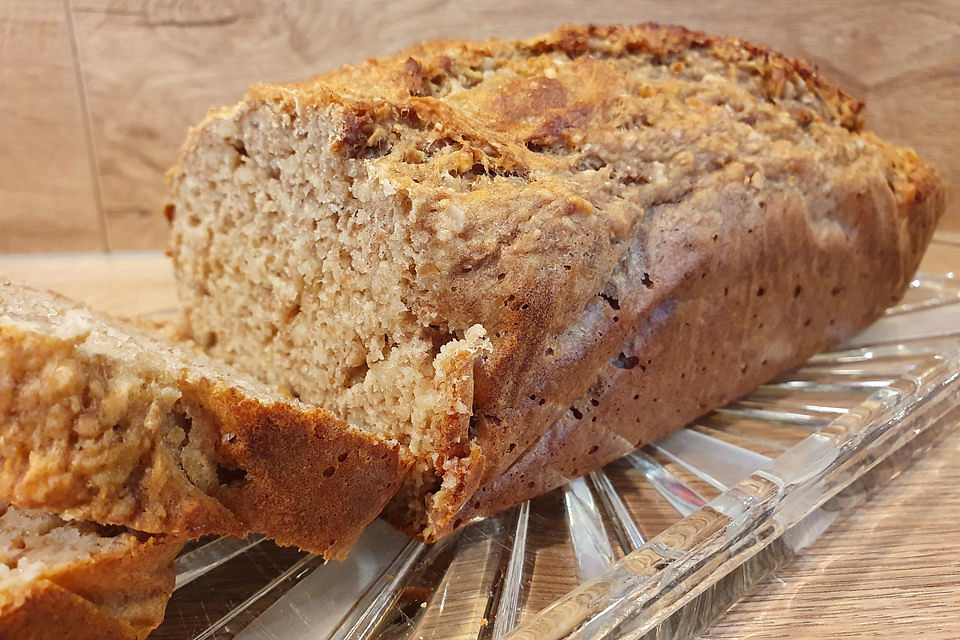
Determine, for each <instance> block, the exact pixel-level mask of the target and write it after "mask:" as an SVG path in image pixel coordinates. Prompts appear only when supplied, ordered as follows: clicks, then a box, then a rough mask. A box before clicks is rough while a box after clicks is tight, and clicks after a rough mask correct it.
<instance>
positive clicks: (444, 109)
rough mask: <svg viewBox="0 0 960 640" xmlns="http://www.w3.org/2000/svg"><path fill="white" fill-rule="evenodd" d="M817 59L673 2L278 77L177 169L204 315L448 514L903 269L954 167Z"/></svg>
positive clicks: (184, 279)
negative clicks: (713, 26)
mask: <svg viewBox="0 0 960 640" xmlns="http://www.w3.org/2000/svg"><path fill="white" fill-rule="evenodd" d="M862 107H863V105H862V103H860V102H858V101H856V100H854V99H852V98H850V97H849V96H847V95H845V94H844V93H843V92H842V91H840V90H839V89H837V88H836V87H835V86H833V85H831V84H829V83H828V82H826V81H825V80H824V79H823V78H821V77H820V75H818V74H817V72H816V71H815V70H814V69H813V68H811V67H810V66H809V65H807V64H805V63H803V62H801V61H797V60H793V59H790V58H788V57H786V56H783V55H781V54H779V53H777V52H775V51H772V50H770V49H767V48H764V47H759V46H755V45H751V44H749V43H746V42H743V41H741V40H738V39H736V38H727V37H716V36H710V35H707V34H704V33H700V32H693V31H688V30H686V29H683V28H681V27H664V26H660V25H655V24H645V25H639V26H629V27H627V26H624V27H595V26H586V27H575V26H568V27H563V28H561V29H559V30H557V31H554V32H552V33H548V34H546V35H542V36H539V37H535V38H532V39H528V40H488V41H481V42H462V41H449V40H442V41H434V42H428V43H426V44H423V45H421V46H417V47H413V48H412V49H409V50H407V51H405V52H403V53H401V54H399V55H397V56H391V57H386V58H378V59H375V60H369V61H367V62H366V63H364V64H362V65H359V66H346V67H342V68H340V69H338V70H335V71H333V72H330V73H327V74H324V75H321V76H317V77H316V78H313V79H312V80H309V81H307V82H303V83H299V84H288V85H257V86H254V87H253V88H252V89H251V90H250V91H249V92H248V94H247V95H246V97H245V98H244V99H243V100H242V101H241V102H240V103H239V104H237V105H235V106H233V107H230V108H227V109H223V110H220V111H215V112H212V113H211V114H210V115H209V116H208V117H207V118H206V119H205V120H204V121H203V122H202V123H200V125H199V126H198V127H197V128H196V129H194V130H193V131H192V132H191V134H190V136H189V138H188V140H187V142H186V144H185V146H184V148H183V151H182V154H181V158H180V162H179V164H178V166H176V167H175V168H173V169H172V170H171V172H170V181H171V187H172V194H173V195H172V204H171V206H170V207H169V208H168V218H169V219H170V221H171V225H172V231H173V243H172V255H173V259H174V264H175V270H176V275H177V278H178V282H179V293H180V297H181V300H182V302H183V306H184V310H185V314H186V322H187V326H188V327H189V330H190V332H191V333H192V335H193V336H194V337H195V338H196V339H197V340H198V341H199V342H200V343H201V344H203V345H204V346H205V347H206V348H207V349H208V350H209V351H210V352H211V353H213V354H216V355H217V356H219V357H222V358H224V359H226V360H228V361H230V362H233V363H235V364H236V365H238V366H240V367H241V368H243V369H245V370H248V371H250V372H253V373H255V374H257V375H258V376H261V377H262V378H264V379H265V380H267V381H269V382H270V383H272V384H278V385H284V386H286V387H288V388H290V389H291V390H293V391H295V393H296V394H297V395H298V396H300V397H302V398H303V399H305V400H307V401H310V402H315V403H317V404H321V405H323V406H325V407H327V408H329V409H330V410H331V411H332V412H333V413H334V414H336V415H338V417H341V418H343V419H346V420H348V421H349V422H351V423H352V424H356V425H358V426H359V427H361V428H363V429H365V430H366V431H367V432H369V433H375V434H379V435H381V436H383V437H387V438H393V439H396V440H398V441H400V442H401V443H402V444H403V445H404V446H405V447H406V448H407V449H408V450H409V451H410V453H411V455H412V456H414V458H415V463H414V468H413V472H412V473H411V474H410V476H409V477H408V479H407V481H406V482H405V483H404V485H403V487H402V488H401V490H400V492H399V494H398V496H397V498H396V499H394V500H393V501H392V502H391V504H390V506H389V507H388V509H387V512H386V516H387V518H388V519H389V520H390V521H391V522H393V523H394V524H396V525H397V526H399V527H401V528H403V529H404V530H405V531H407V532H409V533H411V534H413V535H417V536H420V537H422V538H424V539H435V538H437V537H439V536H441V535H444V534H446V533H448V532H449V531H451V530H452V529H453V528H455V527H456V526H458V525H460V524H462V523H464V522H468V521H470V520H471V519H472V518H474V517H476V516H482V515H484V514H488V513H491V512H493V511H496V510H498V509H502V508H504V507H506V506H509V505H510V504H514V503H516V502H518V501H520V500H523V499H524V498H526V497H529V496H531V495H535V494H537V493H540V492H543V491H546V490H549V489H550V488H552V487H554V486H557V485H558V484H560V483H562V482H563V481H565V479H566V478H568V477H571V476H577V475H582V474H584V473H587V472H588V471H590V470H591V469H595V468H597V467H599V466H601V465H602V464H604V463H606V462H608V461H610V460H611V459H613V458H615V457H617V456H619V455H621V454H622V453H624V452H625V451H627V450H629V449H631V448H633V447H635V446H637V445H639V444H643V443H644V442H648V441H650V440H651V439H654V438H657V437H659V436H661V435H663V434H665V433H667V432H669V431H670V430H673V429H676V428H679V427H681V426H682V425H683V424H684V423H686V422H687V421H689V420H691V419H693V418H695V417H696V416H697V415H700V414H702V413H705V412H707V411H709V410H710V409H713V408H715V407H717V406H720V405H722V404H724V403H726V402H728V401H730V400H731V399H733V398H735V397H737V396H738V395H740V394H743V393H745V392H746V391H748V390H749V389H750V388H752V387H753V386H755V385H757V384H759V383H761V382H763V381H765V380H768V379H770V378H772V377H774V376H776V375H777V374H779V373H781V372H783V371H785V370H787V369H789V368H791V367H793V366H795V365H796V364H798V363H799V362H801V361H803V360H804V359H805V358H807V357H809V356H810V355H811V354H813V353H815V352H816V351H817V350H820V349H823V348H824V347H826V346H828V345H830V344H834V343H836V342H837V341H839V340H842V339H843V338H844V337H846V336H849V335H851V334H852V333H854V332H856V331H858V330H859V329H861V328H862V327H864V326H865V325H866V324H868V323H870V322H871V321H872V320H873V319H874V318H876V317H877V316H878V315H879V314H880V313H881V312H882V311H883V309H885V308H886V307H887V306H889V305H890V304H891V303H893V302H894V301H896V300H897V299H898V297H899V296H900V295H901V294H902V293H903V291H904V289H905V287H906V286H907V284H908V282H909V280H910V278H911V275H912V273H913V272H914V270H915V268H916V266H917V264H918V262H919V259H920V256H921V254H922V253H923V250H924V248H925V246H926V244H927V242H928V240H929V238H930V235H931V233H932V231H933V228H934V226H935V224H936V220H937V217H938V215H939V214H940V213H941V212H942V210H943V190H942V187H941V185H940V182H939V179H938V177H937V174H936V172H935V171H934V170H933V169H932V168H931V167H930V165H928V164H927V163H925V162H924V161H923V160H921V159H919V158H918V157H917V156H916V155H915V154H914V153H913V152H912V151H910V150H908V149H903V148H898V147H894V146H892V145H890V144H887V143H885V142H883V141H882V140H879V139H878V138H877V137H876V136H874V135H872V134H871V133H869V132H866V131H864V130H863V123H862V121H861V118H860V111H861V109H862Z"/></svg>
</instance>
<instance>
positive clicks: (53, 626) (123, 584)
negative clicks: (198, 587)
mask: <svg viewBox="0 0 960 640" xmlns="http://www.w3.org/2000/svg"><path fill="white" fill-rule="evenodd" d="M182 547H183V542H182V541H177V540H174V539H171V538H148V539H147V540H146V541H144V542H137V543H134V544H133V545H132V546H130V547H126V548H123V549H119V550H115V551H113V552H110V553H106V554H101V555H97V556H94V557H91V558H86V559H82V560H78V561H77V562H75V563H71V564H69V565H65V566H62V567H60V568H58V569H56V570H53V571H47V572H44V573H43V574H42V577H40V578H37V579H34V580H31V581H30V582H29V583H28V584H26V585H24V586H23V587H22V588H12V589H8V590H5V591H0V637H2V638H11V639H12V638H16V639H17V640H34V639H35V640H49V639H52V638H57V639H58V640H59V639H60V638H64V639H67V640H114V639H116V640H133V639H136V640H142V639H143V638H146V637H147V635H148V634H149V633H150V631H152V630H153V629H155V628H156V627H157V626H158V625H159V624H160V622H161V621H162V620H163V614H164V609H165V608H166V604H167V600H168V599H169V598H170V594H171V593H172V592H173V586H174V580H175V575H174V569H173V559H174V557H175V556H176V555H177V553H178V552H179V551H180V549H181V548H182Z"/></svg>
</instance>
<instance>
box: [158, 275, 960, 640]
mask: <svg viewBox="0 0 960 640" xmlns="http://www.w3.org/2000/svg"><path fill="white" fill-rule="evenodd" d="M958 372H960V281H958V280H957V279H954V278H953V277H951V276H934V275H923V274H921V275H918V277H917V279H916V280H915V281H914V282H913V283H912V286H911V289H910V291H909V293H908V295H907V296H906V298H905V300H904V301H903V303H902V304H901V305H900V306H898V307H896V308H893V309H890V310H889V311H888V312H887V314H886V316H885V317H884V318H882V319H881V320H879V321H878V322H877V323H875V324H874V325H873V326H872V327H870V328H869V329H868V330H866V331H865V332H863V333H862V334H860V335H859V336H857V337H855V338H854V339H853V340H851V341H849V342H848V343H847V344H845V345H843V347H842V348H841V349H839V350H836V351H832V352H829V353H823V354H820V355H817V356H815V357H814V358H811V359H810V361H808V362H807V363H806V364H804V365H803V366H801V367H799V368H797V369H795V370H793V371H791V372H789V373H788V374H786V375H784V376H782V377H781V378H779V379H777V380H774V381H772V382H770V383H769V384H765V385H762V386H761V387H759V388H758V389H756V390H755V391H754V392H753V393H751V394H750V395H748V396H747V397H745V398H743V399H741V400H738V401H736V402H733V403H731V404H730V405H728V406H727V407H724V408H723V409H720V410H718V411H715V412H713V413H711V414H709V415H707V416H705V417H704V418H702V419H700V420H698V421H696V422H695V423H693V424H691V425H689V426H687V427H686V428H684V429H683V430H681V431H679V432H677V433H675V434H674V435H672V436H670V437H667V438H664V439H662V440H660V441H658V442H655V443H653V444H652V445H649V446H647V447H644V448H643V449H640V450H637V451H635V452H634V453H632V454H630V455H628V456H626V457H624V458H622V459H620V460H618V461H616V462H614V463H612V464H610V465H607V466H606V467H605V468H604V469H603V470H601V471H596V472H594V473H592V474H590V475H589V476H588V477H585V478H579V479H576V480H573V481H571V482H570V483H569V484H568V485H567V486H565V487H563V488H561V489H557V490H555V491H553V492H552V493H550V494H547V495H545V496H542V497H539V498H537V499H535V500H531V501H530V502H528V503H526V504H524V505H522V506H520V507H517V508H514V509H513V510H511V511H508V512H506V513H503V514H501V515H499V516H497V517H493V518H488V519H486V520H483V521H481V522H478V523H475V524H473V525H470V526H469V527H467V528H465V529H464V530H462V531H461V532H459V533H458V534H456V535H454V536H451V537H449V538H447V539H445V540H442V541H440V542H438V543H436V544H434V545H425V544H422V543H419V542H415V541H410V540H408V539H407V538H405V537H404V536H402V535H401V534H399V533H396V532H395V531H393V530H392V529H390V528H389V527H388V526H387V525H385V524H383V523H382V522H379V521H378V522H375V523H374V524H373V525H372V526H370V527H369V528H368V530H367V531H366V532H365V533H364V535H363V536H362V538H361V540H360V543H359V545H358V547H357V548H356V549H355V550H354V551H353V553H352V554H351V555H350V557H349V558H348V559H347V560H346V561H344V562H332V563H324V561H323V560H322V559H319V558H317V557H316V556H313V555H310V554H307V553H304V552H300V551H298V550H296V549H284V548H279V547H276V546H274V545H273V544H272V543H270V542H267V541H264V540H263V539H262V538H261V537H259V536H250V537H247V538H244V539H230V538H220V539H212V540H203V541H199V542H197V543H193V544H191V545H190V546H189V547H188V548H187V549H186V550H185V551H184V553H183V554H182V555H181V556H180V557H179V558H178V560H177V590H176V592H175V593H174V596H173V598H172V599H171V601H170V604H169V606H168V608H167V619H166V621H165V622H164V623H163V625H162V626H161V627H160V628H159V629H157V630H156V631H155V632H154V634H153V635H152V636H151V638H177V639H186V638H193V639H196V640H201V639H206V638H217V639H226V638H237V639H242V640H307V639H310V640H332V639H336V640H348V639H349V640H360V639H379V640H384V639H392V640H403V639H417V640H420V639H422V640H427V639H441V638H442V639H462V640H485V639H494V640H495V639H500V638H511V639H519V638H525V639H526V638H529V639H531V640H548V639H554V638H556V639H559V638H571V639H572V638H577V639H584V640H585V639H587V638H591V639H593V638H663V639H667V638H685V637H690V636H692V635H695V634H696V633H697V632H698V631H699V630H700V629H702V628H703V626H704V625H705V624H708V623H709V622H710V621H711V620H713V619H714V618H715V617H716V616H717V615H719V614H720V613H722V612H723V611H724V610H726V608H727V607H729V605H730V604H732V603H733V602H734V601H735V600H736V598H738V597H739V596H740V595H741V594H742V593H744V591H746V590H747V589H748V588H749V587H750V586H751V585H752V584H754V583H755V582H756V581H757V580H758V579H759V578H761V577H763V576H764V575H767V574H768V573H769V572H770V571H771V570H773V569H775V568H776V567H778V566H779V565H780V564H782V562H783V561H784V560H786V559H788V558H789V557H791V556H792V555H793V554H794V553H796V552H797V551H798V550H800V549H802V548H803V547H804V546H806V545H807V544H809V543H810V542H812V541H813V540H814V539H816V537H817V536H818V535H819V534H820V533H821V532H822V531H823V530H824V529H826V527H827V526H829V524H830V523H831V522H833V520H834V519H835V518H836V517H837V514H838V513H840V512H842V511H843V510H844V509H847V508H849V507H850V506H851V505H854V504H857V503H859V502H860V501H862V498H863V496H864V495H865V494H866V493H868V492H869V490H870V488H871V487H873V486H875V485H876V484H878V483H880V482H882V481H883V480H884V478H885V477H888V476H890V475H892V474H893V473H894V472H895V471H896V470H897V468H898V465H899V466H901V467H902V466H903V465H904V464H906V461H907V460H908V459H909V458H910V456H911V455H915V454H916V453H917V452H918V451H920V452H922V451H923V450H924V448H925V447H929V446H930V445H931V443H932V442H934V441H935V439H936V438H937V436H938V434H940V433H941V432H942V431H943V430H944V429H946V428H948V426H949V423H948V421H946V420H944V419H943V416H944V415H945V414H946V413H947V412H948V411H949V410H950V409H951V408H952V407H955V406H956V405H957V404H958V402H960V380H958ZM918 436H920V437H918ZM908 444H909V446H905V445H908ZM894 452H896V453H897V455H891V454H893V453H894Z"/></svg>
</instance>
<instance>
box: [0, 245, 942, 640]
mask: <svg viewBox="0 0 960 640" xmlns="http://www.w3.org/2000/svg"><path fill="white" fill-rule="evenodd" d="M921 269H924V270H926V271H931V272H950V271H953V272H956V273H958V274H960V233H949V232H947V233H944V232H938V234H937V236H936V241H935V243H934V244H933V245H932V246H931V250H930V251H928V253H927V255H926V257H925V258H924V262H923V263H922V265H921ZM0 276H3V277H9V278H14V279H18V280H22V281H26V282H30V283H32V284H34V285H37V286H41V287H46V288H51V289H54V290H56V291H59V292H61V293H64V294H66V295H69V296H73V297H76V298H79V299H81V300H84V301H86V302H87V303H89V304H91V305H93V306H94V307H97V308H100V309H102V310H105V311H109V312H112V313H115V314H119V315H144V314H145V315H147V316H149V317H153V318H164V317H170V316H171V315H172V314H173V313H174V312H175V310H176V304H177V302H176V290H175V287H174V282H173V276H172V273H171V269H170V264H169V261H168V260H167V258H166V257H164V256H163V254H161V253H159V252H143V253H125V254H124V253H121V254H113V255H85V256H52V257H51V256H44V257H41V256H36V257H31V256H0ZM731 435H733V436H735V435H736V434H731ZM803 435H806V432H799V433H798V437H801V436H803ZM958 460H960V429H958V430H956V431H955V433H953V435H952V436H950V437H948V438H947V439H945V440H944V441H943V442H941V443H940V444H939V445H938V446H937V447H936V448H934V450H933V451H931V452H929V453H927V454H926V456H925V457H924V458H923V459H921V460H920V461H919V462H917V463H915V464H914V465H913V467H911V468H909V469H908V470H907V471H905V472H903V473H902V474H901V475H900V476H899V477H897V478H896V479H895V481H893V482H891V483H890V484H889V485H887V486H886V487H885V488H882V489H880V490H878V491H877V492H875V493H874V494H873V496H872V497H871V498H870V500H869V501H868V502H867V503H866V504H865V505H862V506H861V507H859V508H858V509H857V510H855V511H854V512H853V513H852V514H850V515H847V516H843V517H841V519H840V520H838V521H837V522H836V523H835V524H834V525H833V526H832V527H831V528H830V529H829V530H828V531H827V532H826V533H825V534H824V535H823V536H822V537H821V538H820V539H819V540H817V541H816V542H815V543H814V544H813V545H812V547H810V548H809V549H808V550H806V551H804V552H803V554H802V555H801V556H800V557H799V558H797V559H795V560H794V561H793V562H791V563H790V564H788V565H786V566H785V567H783V568H782V569H780V570H778V571H777V572H775V573H774V574H773V575H772V576H771V577H770V578H768V579H766V580H765V581H763V582H762V583H761V584H759V585H758V586H757V587H756V588H755V589H754V590H753V591H751V592H750V594H749V595H748V596H747V597H745V598H743V599H741V601H740V602H738V603H737V604H736V605H735V606H734V607H733V608H732V609H731V610H730V611H729V612H727V614H725V615H724V616H723V617H721V618H720V619H719V620H718V621H717V622H716V623H715V624H714V625H713V626H712V627H711V628H710V629H709V630H708V631H707V632H705V633H704V634H703V635H702V640H734V639H742V638H751V639H764V640H766V639H769V640H774V639H778V640H780V639H797V640H801V639H802V640H812V639H814V638H845V639H847V638H881V639H889V640H900V639H901V638H905V637H906V638H925V639H928V638H929V639H932V640H957V639H958V638H960V491H958V490H957V487H960V465H958V464H957V461H958ZM671 470H672V471H673V472H674V473H676V474H678V475H680V476H682V478H683V480H684V481H685V482H687V483H689V484H690V486H692V487H693V488H694V489H695V490H697V491H699V492H700V493H701V494H702V495H703V496H705V497H707V498H710V497H713V495H715V493H716V492H715V490H713V489H712V488H711V487H710V486H709V485H706V484H705V483H702V482H698V481H697V480H696V479H695V478H693V477H692V476H690V475H689V474H685V472H684V470H683V469H682V468H680V467H678V466H676V465H673V466H671ZM649 497H650V499H651V500H653V501H656V500H660V501H662V498H661V497H659V494H657V495H653V492H651V496H649ZM540 499H541V500H550V499H556V496H555V495H551V496H544V497H543V498H540ZM628 507H629V508H636V509H640V510H642V511H643V512H644V514H645V515H646V516H648V517H646V518H645V521H646V522H648V523H650V522H653V525H656V521H655V519H651V518H650V517H649V514H650V513H651V512H652V511H656V509H655V507H654V506H652V504H649V503H644V504H642V505H633V504H631V505H628ZM662 512H663V513H664V514H672V516H673V517H674V518H675V517H676V514H675V512H673V511H672V509H669V508H665V509H663V510H662ZM669 522H670V520H669V519H665V520H664V522H663V526H666V525H667V524H669ZM560 531H563V528H562V527H558V526H553V527H551V526H550V523H548V522H545V523H536V522H535V523H534V526H533V529H532V531H531V534H530V536H531V541H532V542H531V544H532V545H533V547H534V548H536V549H537V554H538V560H537V565H536V566H538V567H540V569H542V570H543V571H545V572H546V573H548V574H550V575H551V576H552V577H551V580H549V581H544V580H541V581H538V582H537V583H536V585H537V586H536V590H535V593H531V594H530V601H531V602H530V604H531V605H532V606H533V607H534V608H540V607H542V606H545V605H546V604H548V603H550V602H552V601H553V600H554V599H556V598H557V597H559V596H561V595H563V594H564V593H566V592H567V591H569V590H570V589H571V588H572V587H573V586H574V585H575V584H576V578H575V577H574V576H573V575H572V574H570V573H569V571H564V568H565V567H566V568H569V566H570V565H571V563H570V562H569V559H566V561H563V560H564V559H563V558H560V557H558V555H557V553H558V550H566V549H567V548H568V547H567V546H566V545H564V544H557V542H558V541H557V540H556V537H557V536H558V535H560V534H559V533H558V532H560ZM658 532H659V529H656V527H655V530H649V531H647V530H645V531H644V534H646V535H648V536H651V535H655V534H656V533H658ZM472 578H475V579H476V580H479V581H488V580H489V579H490V576H489V575H488V573H487V571H486V570H484V571H478V572H477V573H476V575H475V576H472ZM429 623H430V621H429V620H427V621H425V622H424V624H425V625H426V624H429Z"/></svg>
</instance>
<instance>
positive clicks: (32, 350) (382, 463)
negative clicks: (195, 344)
mask: <svg viewBox="0 0 960 640" xmlns="http://www.w3.org/2000/svg"><path fill="white" fill-rule="evenodd" d="M405 469H406V467H405V463H403V462H401V460H400V454H399V449H398V447H397V445H396V444H395V443H388V442H385V441H384V440H382V439H379V438H376V437H374V436H371V435H369V434H365V433H361V432H360V431H358V430H357V429H354V428H353V427H350V426H349V425H347V424H346V423H345V422H343V421H342V420H338V419H336V418H334V417H333V416H332V415H330V414H329V413H328V412H326V411H323V410H322V409H316V408H310V407H307V406H305V405H303V404H301V403H300V402H299V401H297V400H294V399H292V398H289V397H285V396H283V395H281V394H280V393H279V392H277V391H274V390H272V389H270V388H269V387H267V386H265V385H263V384H261V383H259V382H257V381H255V380H253V379H252V378H250V377H249V376H245V375H242V374H240V373H238V372H236V371H234V370H233V369H231V368H230V367H227V366H225V365H223V364H221V363H217V362H215V361H214V360H212V359H211V358H209V357H207V356H206V355H205V354H204V353H202V352H201V351H200V350H199V349H195V348H190V347H188V346H182V345H179V344H175V343H173V342H170V341H167V340H163V339H160V338H155V337H153V336H150V335H147V334H146V333H144V332H143V331H141V330H139V329H138V328H136V327H134V326H132V325H130V324H127V323H124V322H121V321H118V320H113V319H110V318H107V317H106V316H103V315H100V314H98V313H95V312H93V311H91V310H89V309H87V308H85V307H82V306H80V305H78V304H75V303H73V302H71V301H69V300H67V299H65V298H63V297H61V296H57V295H55V294H49V293H45V292H41V291H36V290H34V289H30V288H27V287H23V286H18V285H15V284H11V283H0V496H2V497H3V498H5V499H7V500H10V501H11V502H13V503H14V504H16V505H18V506H22V507H26V508H32V509H42V510H45V511H48V512H55V513H58V514H62V515H63V516H64V517H66V518H71V519H82V520H91V521H95V522H102V523H108V524H117V525H123V526H127V527H130V528H132V529H135V530H137V531H145V532H149V533H163V534H169V535H173V536H177V537H199V536H202V535H207V534H226V535H236V536H240V535H244V534H246V533H248V532H251V531H254V532H259V533H264V534H266V535H267V536H268V537H270V538H273V539H275V540H277V541H278V542H280V543H281V544H287V545H296V546H299V547H301V548H303V549H306V550H309V551H312V552H315V553H320V554H323V555H325V556H328V557H337V556H341V555H343V554H345V553H346V551H347V550H349V548H350V547H351V546H352V545H353V543H354V542H355V541H356V538H357V537H358V536H359V535H360V532H361V531H362V529H363V527H364V526H366V524H367V523H369V522H370V521H371V520H373V518H375V517H376V515H377V514H378V513H379V512H380V510H381V509H382V508H383V506H384V504H385V503H386V501H387V500H389V499H390V497H391V496H393V494H394V493H395V492H396V489H397V487H398V486H399V483H400V481H401V478H402V477H403V475H404V473H405Z"/></svg>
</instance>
